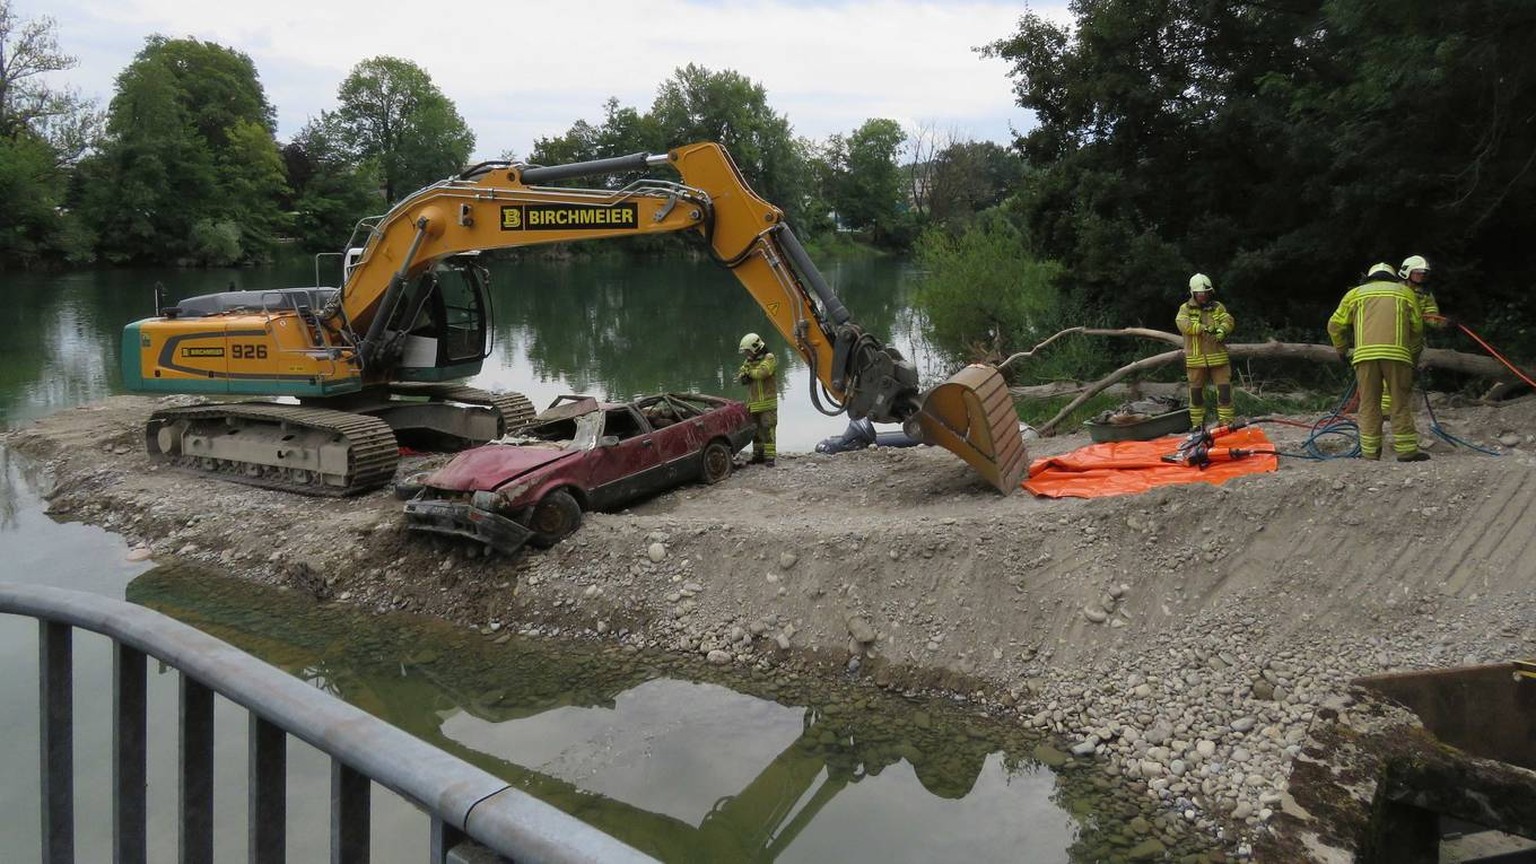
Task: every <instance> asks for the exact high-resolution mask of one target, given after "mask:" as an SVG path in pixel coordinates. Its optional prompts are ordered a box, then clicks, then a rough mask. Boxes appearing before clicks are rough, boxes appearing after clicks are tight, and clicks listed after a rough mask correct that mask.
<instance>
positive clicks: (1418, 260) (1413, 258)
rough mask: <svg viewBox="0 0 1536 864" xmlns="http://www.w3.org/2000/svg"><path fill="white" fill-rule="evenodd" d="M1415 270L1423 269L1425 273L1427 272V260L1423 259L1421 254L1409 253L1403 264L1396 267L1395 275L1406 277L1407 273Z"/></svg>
mask: <svg viewBox="0 0 1536 864" xmlns="http://www.w3.org/2000/svg"><path fill="white" fill-rule="evenodd" d="M1415 270H1423V271H1424V272H1425V273H1428V272H1429V262H1428V261H1425V260H1424V256H1423V255H1409V256H1408V257H1407V258H1404V259H1403V266H1402V267H1400V268H1399V269H1398V271H1397V275H1398V276H1400V277H1402V278H1404V279H1407V278H1408V274H1410V273H1412V272H1413V271H1415Z"/></svg>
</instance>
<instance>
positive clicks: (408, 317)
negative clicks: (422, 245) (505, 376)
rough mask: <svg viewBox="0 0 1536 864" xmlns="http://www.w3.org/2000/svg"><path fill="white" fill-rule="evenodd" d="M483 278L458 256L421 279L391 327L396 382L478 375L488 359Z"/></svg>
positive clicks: (485, 281) (472, 263)
mask: <svg viewBox="0 0 1536 864" xmlns="http://www.w3.org/2000/svg"><path fill="white" fill-rule="evenodd" d="M489 282H490V279H489V276H488V274H487V272H486V270H485V268H484V267H481V266H480V265H479V263H478V262H476V261H475V260H474V258H473V257H472V256H468V255H458V256H454V257H453V258H451V259H448V260H446V261H444V262H442V263H441V264H439V265H438V266H436V267H434V268H432V269H431V270H429V271H428V272H426V273H424V274H422V275H421V276H420V277H419V278H418V279H417V280H416V284H415V285H414V286H413V293H410V294H407V295H406V298H405V302H403V303H401V304H400V307H399V309H400V311H399V312H398V313H397V319H396V321H395V322H394V326H395V328H397V332H398V334H399V336H398V338H399V340H400V363H399V366H398V367H396V372H395V378H396V380H399V381H448V380H453V379H456V378H466V377H469V376H471V375H474V374H476V373H478V372H479V371H480V367H481V363H482V361H484V360H485V358H486V356H487V355H488V354H489V353H490V335H491V334H490V314H489V310H490V301H489V299H488V296H487V292H488V287H489Z"/></svg>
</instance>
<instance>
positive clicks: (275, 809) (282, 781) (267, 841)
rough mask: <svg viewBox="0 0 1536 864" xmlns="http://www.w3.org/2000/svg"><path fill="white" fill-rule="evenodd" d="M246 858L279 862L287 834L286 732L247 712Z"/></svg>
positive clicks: (272, 863) (267, 863) (263, 863)
mask: <svg viewBox="0 0 1536 864" xmlns="http://www.w3.org/2000/svg"><path fill="white" fill-rule="evenodd" d="M249 775H250V781H249V782H250V790H249V792H248V798H249V823H250V861H251V864H283V860H284V858H285V856H286V854H287V849H286V845H287V838H288V797H287V795H288V791H287V782H288V735H287V733H285V732H284V731H283V730H282V729H281V728H280V727H278V726H276V725H274V724H272V723H268V722H267V721H266V720H263V719H262V718H261V716H260V715H259V714H257V713H256V712H254V711H253V712H251V737H250V767H249Z"/></svg>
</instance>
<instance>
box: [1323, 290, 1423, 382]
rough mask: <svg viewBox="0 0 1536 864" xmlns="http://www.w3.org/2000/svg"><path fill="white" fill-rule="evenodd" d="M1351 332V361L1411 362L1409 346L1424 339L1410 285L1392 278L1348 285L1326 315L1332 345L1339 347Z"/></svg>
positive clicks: (1420, 320) (1411, 355)
mask: <svg viewBox="0 0 1536 864" xmlns="http://www.w3.org/2000/svg"><path fill="white" fill-rule="evenodd" d="M1351 334H1352V335H1353V339H1354V344H1355V353H1354V356H1353V357H1352V358H1351V360H1352V362H1354V363H1357V364H1358V363H1362V362H1364V361H1366V360H1397V361H1400V362H1403V363H1412V362H1413V346H1414V345H1415V344H1418V343H1421V342H1423V341H1424V316H1423V315H1422V314H1420V312H1419V301H1418V298H1417V297H1415V296H1414V293H1413V289H1412V288H1409V287H1408V286H1407V285H1404V284H1403V283H1401V282H1398V281H1396V280H1381V281H1376V282H1367V283H1365V284H1364V285H1360V286H1357V287H1354V288H1351V289H1349V291H1348V292H1346V293H1345V294H1344V299H1342V300H1340V301H1339V308H1337V309H1335V310H1333V315H1331V316H1330V317H1329V318H1328V338H1329V340H1331V341H1332V342H1333V347H1334V348H1343V347H1345V340H1346V337H1347V336H1350V335H1351Z"/></svg>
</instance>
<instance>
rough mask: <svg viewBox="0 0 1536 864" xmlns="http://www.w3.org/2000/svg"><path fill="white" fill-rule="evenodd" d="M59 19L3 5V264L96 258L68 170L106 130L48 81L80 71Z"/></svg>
mask: <svg viewBox="0 0 1536 864" xmlns="http://www.w3.org/2000/svg"><path fill="white" fill-rule="evenodd" d="M54 27H55V24H54V21H53V19H52V18H48V17H43V18H36V19H32V20H22V19H20V18H18V17H17V16H16V14H15V12H14V10H12V8H11V4H10V0H0V200H3V201H5V202H6V206H5V207H4V208H0V265H6V264H20V265H23V266H33V265H37V264H42V263H45V262H50V261H56V260H59V259H68V260H81V259H84V258H86V257H88V256H89V248H88V238H87V237H85V236H84V235H83V233H82V230H81V228H80V226H79V224H78V220H77V219H76V218H75V217H74V216H73V215H72V214H70V213H69V212H67V211H66V210H65V209H64V207H63V205H64V202H65V192H66V187H67V184H68V177H69V169H70V168H71V167H72V166H73V165H74V164H75V163H76V162H77V161H78V160H79V158H80V156H81V155H82V154H83V153H84V152H85V151H86V149H87V148H88V147H89V146H90V145H91V143H92V142H93V140H94V138H95V135H96V133H97V129H98V128H99V126H100V123H101V118H100V115H99V114H98V113H97V112H96V111H95V110H94V106H93V105H92V104H91V103H90V102H87V101H85V100H82V99H81V98H80V97H79V96H78V95H77V94H75V93H74V92H73V91H70V90H67V89H60V88H56V87H53V86H51V85H49V84H48V83H47V80H46V76H47V75H48V74H49V73H52V72H61V71H65V70H68V69H72V68H74V66H75V58H73V57H71V56H69V55H67V54H65V53H63V52H62V51H60V50H59V45H58V40H57V38H56V37H55V35H54Z"/></svg>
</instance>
